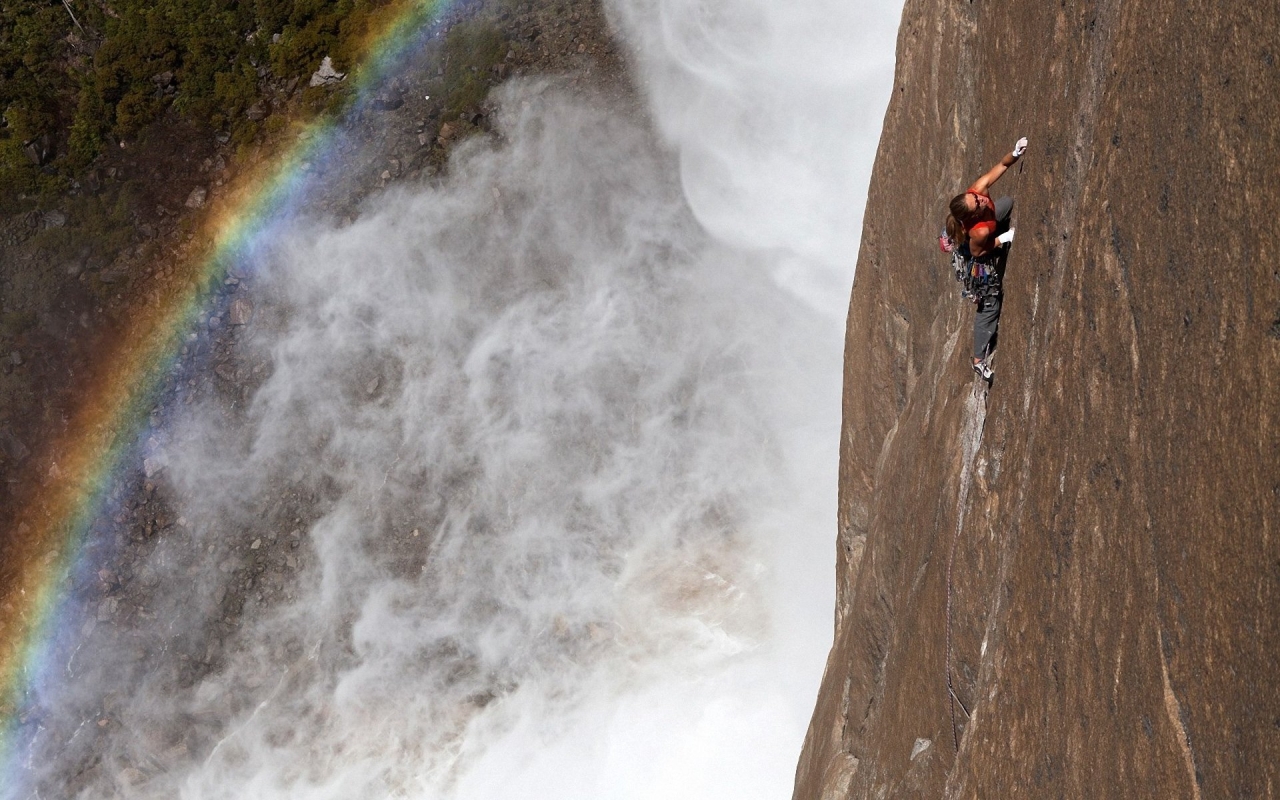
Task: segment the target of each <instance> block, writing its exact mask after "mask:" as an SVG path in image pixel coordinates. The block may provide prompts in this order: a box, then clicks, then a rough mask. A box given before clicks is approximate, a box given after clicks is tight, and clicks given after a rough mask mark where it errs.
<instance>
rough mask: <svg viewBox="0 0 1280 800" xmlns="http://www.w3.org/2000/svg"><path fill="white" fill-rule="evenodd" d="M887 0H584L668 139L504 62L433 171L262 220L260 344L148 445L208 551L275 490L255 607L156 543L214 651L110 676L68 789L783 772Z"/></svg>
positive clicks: (795, 741) (164, 624)
mask: <svg viewBox="0 0 1280 800" xmlns="http://www.w3.org/2000/svg"><path fill="white" fill-rule="evenodd" d="M898 8H899V6H898V4H897V3H885V4H883V5H878V6H864V7H861V8H860V9H857V10H851V9H849V8H846V7H844V6H843V5H842V4H839V3H835V2H831V3H827V2H825V0H810V2H807V3H800V4H794V5H789V4H769V3H764V2H759V1H758V0H750V2H748V1H747V0H743V1H742V2H739V3H736V4H734V5H733V6H732V7H730V6H727V5H718V6H716V5H712V4H710V3H705V2H696V1H695V0H670V2H640V3H636V4H632V5H626V6H623V5H620V4H615V6H614V17H615V22H616V24H617V25H618V26H619V27H620V29H621V30H622V31H623V33H624V35H625V36H626V37H627V38H628V39H629V40H630V41H631V42H632V44H633V48H634V52H635V58H636V66H637V70H638V73H639V75H640V77H641V80H642V84H643V86H644V87H645V90H646V91H647V92H648V96H649V97H650V100H651V109H652V112H653V118H654V120H655V121H656V123H657V129H658V132H659V139H660V141H655V138H654V136H653V134H652V133H651V131H650V129H649V127H648V125H647V123H646V122H645V121H643V120H638V119H635V118H634V116H633V115H631V114H629V113H627V112H626V111H624V110H622V109H619V108H616V107H613V106H611V105H610V104H609V103H608V102H606V101H604V100H602V99H600V98H591V97H584V96H582V95H570V94H567V93H564V92H562V91H560V90H559V89H557V88H555V87H554V86H553V85H548V84H542V83H527V82H526V83H515V84H512V85H509V86H508V87H507V88H506V89H504V90H503V92H502V94H501V97H500V98H499V106H500V108H501V109H502V110H501V112H500V122H499V127H500V129H501V131H502V137H501V140H500V141H499V142H498V143H493V142H484V141H473V142H470V143H468V144H466V145H464V146H463V147H461V148H460V149H459V152H457V153H456V154H455V159H454V161H453V163H452V164H451V168H450V178H449V179H448V181H447V182H446V183H445V184H443V185H442V186H439V187H436V188H430V189H427V188H420V189H405V190H402V191H399V192H395V193H392V194H389V195H387V196H385V197H384V198H382V200H381V201H379V203H378V204H377V206H376V207H375V208H370V209H367V210H366V213H364V214H363V215H362V217H361V218H360V219H359V220H358V221H357V222H355V223H354V224H351V225H348V226H345V227H341V228H336V229H322V230H316V229H314V227H311V228H308V229H307V230H299V231H296V232H295V233H294V234H291V235H289V236H286V237H284V238H282V239H281V240H280V241H279V242H278V243H277V244H276V246H275V248H274V250H273V253H272V254H271V255H270V256H269V257H267V258H266V261H265V262H264V264H263V267H262V272H261V273H260V279H259V281H258V282H257V285H256V287H255V292H258V293H259V297H260V299H261V300H262V301H263V305H274V306H275V307H277V308H278V309H280V314H279V317H278V318H279V320H280V322H279V324H278V325H274V326H271V325H266V324H260V327H259V331H258V333H257V335H256V341H255V342H254V344H253V345H252V348H256V350H254V349H252V348H247V349H249V350H251V352H246V354H245V357H246V359H247V360H250V361H252V360H253V359H255V358H262V359H264V360H266V361H269V363H270V365H271V369H270V376H269V377H268V378H267V379H266V380H265V382H264V383H263V384H262V386H261V387H260V388H259V389H258V390H257V392H256V394H255V395H254V397H253V398H252V402H251V405H250V407H249V408H248V410H247V411H246V412H245V413H244V414H243V415H242V416H239V417H235V418H234V420H232V421H228V420H227V418H226V417H225V415H224V414H223V413H221V412H220V411H219V410H217V409H215V408H213V407H206V408H200V407H197V409H196V410H195V411H194V412H193V413H192V414H191V416H190V417H189V418H188V419H187V420H186V421H185V422H184V423H183V425H181V426H180V428H179V430H177V431H175V432H174V435H173V438H172V443H171V444H169V445H168V448H167V449H168V453H167V458H168V462H169V463H170V464H171V466H170V470H169V475H170V478H171V480H172V481H173V482H174V484H175V485H176V487H177V488H178V489H179V490H180V492H181V494H182V496H183V498H184V514H186V516H187V517H188V518H189V520H190V522H189V524H190V527H191V528H192V529H194V530H196V531H198V532H200V533H199V543H200V546H201V548H204V547H205V545H206V543H207V546H208V551H207V552H208V553H215V552H216V555H213V556H209V559H210V561H215V560H217V559H221V558H223V557H224V549H225V543H224V542H223V539H224V538H226V537H230V536H232V535H236V534H237V532H240V533H242V532H243V531H244V530H245V529H246V528H247V527H253V528H254V529H255V530H266V531H269V533H268V535H269V536H270V537H273V538H277V537H278V538H279V539H280V540H284V539H285V537H288V536H290V530H289V529H291V528H292V529H294V531H295V533H297V534H298V535H299V540H300V544H301V545H302V546H301V548H300V550H299V553H300V558H301V567H302V571H301V573H300V574H299V575H298V577H297V581H296V584H293V585H291V587H290V589H289V592H288V594H287V595H286V598H285V599H282V600H278V601H277V602H274V603H273V602H269V601H267V602H265V603H259V604H258V605H252V594H253V590H252V588H250V589H246V588H245V587H246V586H249V587H252V584H251V583H249V584H232V583H231V582H232V580H233V579H232V578H229V577H225V575H228V574H229V575H236V576H239V575H242V574H244V573H240V572H235V571H234V570H232V569H231V567H230V561H227V562H221V563H225V564H227V569H226V570H225V571H223V570H222V569H221V568H219V570H218V571H215V570H209V569H202V568H201V563H200V561H199V560H197V561H195V562H194V563H193V562H192V561H191V560H190V558H189V557H188V559H187V560H185V561H184V560H183V559H182V558H180V557H178V556H175V555H174V554H173V553H172V552H171V549H172V548H167V549H166V548H161V549H160V550H158V551H157V559H162V558H163V559H170V561H166V562H164V563H159V562H157V563H156V564H153V565H150V566H149V568H148V569H149V570H150V572H151V573H154V574H156V575H160V576H162V577H160V578H157V580H159V581H162V585H161V586H160V587H159V588H157V590H156V593H157V595H167V596H169V597H170V600H169V601H168V602H167V604H166V603H157V609H158V610H157V611H156V612H155V616H156V617H158V619H157V621H155V622H153V623H151V624H152V625H153V627H155V628H156V630H157V631H160V630H161V629H163V631H165V632H171V631H175V630H188V631H189V632H188V633H187V635H188V636H189V637H199V636H207V637H215V636H216V637H217V638H218V641H217V642H216V644H217V647H218V648H219V649H220V651H221V652H223V653H224V654H225V657H224V658H223V659H222V660H221V661H219V662H218V663H219V664H220V667H219V669H217V670H216V671H215V672H213V673H212V674H211V675H209V676H207V677H205V678H203V679H201V680H200V681H199V682H197V683H196V684H195V685H193V686H190V687H189V688H183V689H180V690H175V688H174V686H175V682H174V680H172V679H169V680H162V679H160V678H156V679H154V680H152V679H150V678H148V680H146V681H144V682H143V683H142V684H141V685H139V686H136V687H132V689H131V693H130V696H129V697H128V698H127V700H122V701H117V703H116V707H115V710H114V712H113V713H114V717H115V719H116V720H117V721H118V724H119V726H120V728H121V730H123V731H128V732H129V733H128V735H125V734H121V735H120V736H118V737H116V738H115V739H114V740H113V749H112V750H111V751H110V752H108V753H107V754H106V755H105V757H104V763H106V764H108V765H109V767H108V768H106V769H105V770H104V771H103V773H102V778H101V779H100V780H96V781H89V782H87V783H86V785H87V787H88V788H86V789H85V790H84V791H83V793H82V796H84V797H109V796H113V793H118V794H120V795H121V796H126V797H166V798H169V797H174V796H178V797H182V798H185V799H187V800H197V799H199V800H213V799H214V798H255V800H257V799H259V798H261V799H262V800H275V799H276V798H281V799H283V798H291V799H292V798H298V799H299V800H301V799H302V798H306V800H318V799H319V798H353V797H359V798H378V797H413V798H458V799H459V800H470V799H472V798H474V799H475V800H487V799H489V798H495V797H501V798H552V797H554V798H557V799H558V800H559V799H561V798H565V799H568V800H572V799H573V798H584V799H585V798H646V799H648V798H664V800H665V799H666V798H684V797H687V798H699V800H708V799H714V798H721V797H723V798H730V797H732V798H735V800H740V799H741V798H755V797H759V798H766V797H768V798H773V797H779V796H785V795H787V794H789V792H790V785H791V780H792V775H793V772H794V766H795V761H796V758H797V756H798V754H799V747H800V743H801V739H802V737H803V733H804V728H805V725H806V724H807V722H808V716H809V713H810V711H811V708H812V702H813V698H814V695H815V691H816V687H817V684H818V681H819V678H820V675H821V669H822V659H823V657H824V656H825V653H826V648H827V647H828V646H829V643H830V632H831V613H832V604H833V574H832V573H833V544H832V541H833V538H834V536H833V534H834V531H833V527H834V526H833V524H832V522H833V517H834V508H835V468H836V449H837V445H838V424H839V410H838V409H839V386H840V349H841V339H842V321H843V310H844V306H845V304H846V302H847V296H848V286H849V282H850V280H851V277H852V266H853V263H854V258H855V255H856V246H857V236H858V229H859V227H860V213H861V208H862V206H863V203H864V198H865V191H866V183H867V179H868V176H869V173H870V166H871V155H872V153H873V152H874V148H875V142H874V138H875V133H876V132H877V131H878V129H879V124H880V117H881V113H882V109H883V105H884V101H885V100H886V99H887V94H888V80H889V74H890V69H891V63H892V52H891V45H890V44H889V43H890V42H892V31H893V29H894V27H895V26H896V22H897V13H898ZM873 44H874V46H872V45H873ZM300 503H301V504H302V505H303V506H305V508H304V509H302V510H299V504H300ZM295 513H297V516H296V517H295V516H294V515H295ZM299 526H300V527H299ZM202 552H204V551H203V549H202ZM238 557H240V556H235V555H234V554H230V555H227V556H226V558H228V559H234V558H238ZM170 562H172V563H174V564H182V565H183V566H184V569H181V570H180V569H178V568H176V567H173V566H169V567H166V566H165V564H169V563H170ZM193 579H194V580H193ZM234 580H236V581H238V580H240V578H239V577H236V578H235V579H234ZM191 583H194V584H195V585H194V586H191V585H190V584H191ZM228 591H230V592H233V593H234V592H237V591H242V592H244V593H245V595H246V601H245V602H246V606H245V609H244V612H243V614H242V615H241V617H240V622H239V623H238V625H239V627H238V628H235V627H234V626H231V625H229V624H226V620H223V621H222V622H223V624H222V626H221V627H219V626H218V624H217V619H216V618H217V616H218V611H217V610H216V609H217V608H218V603H220V602H222V599H223V598H224V597H225V596H226V593H227V592H228ZM183 598H187V602H185V603H184V602H183ZM142 624H143V623H140V625H142ZM233 628H234V629H233ZM156 635H157V634H154V633H153V634H152V637H153V639H154V638H155V636H156ZM139 636H140V637H141V638H146V637H145V634H139ZM211 648H212V645H211ZM210 652H213V650H212V649H211V650H210ZM103 663H104V664H107V663H113V662H108V661H104V662H103ZM104 669H105V667H104ZM170 677H172V676H170ZM85 683H86V684H89V683H92V681H89V680H87V679H86V681H85ZM178 683H179V684H180V683H181V681H178ZM184 726H185V727H186V728H187V729H189V730H187V731H186V732H183V730H184ZM175 737H176V739H177V740H180V741H181V744H180V746H173V745H172V744H171V743H172V741H174V740H175ZM166 748H167V749H166ZM161 750H163V753H162V754H161V755H156V753H157V752H159V751H161ZM139 764H140V765H142V766H143V767H144V768H143V769H136V768H134V767H132V766H126V765H139ZM122 768H123V769H122ZM49 769H50V770H56V769H57V767H56V764H54V765H53V766H51V767H49ZM130 770H133V771H132V772H130ZM122 776H123V777H122ZM82 783H85V782H84V781H82Z"/></svg>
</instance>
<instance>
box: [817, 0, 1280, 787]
mask: <svg viewBox="0 0 1280 800" xmlns="http://www.w3.org/2000/svg"><path fill="white" fill-rule="evenodd" d="M1020 135H1026V136H1028V137H1029V138H1030V140H1031V150H1030V152H1029V154H1028V155H1027V157H1026V158H1025V159H1024V162H1023V164H1022V166H1021V169H1018V168H1015V169H1014V170H1012V171H1011V172H1010V174H1008V175H1007V176H1006V177H1005V178H1004V179H1003V180H1002V181H1001V182H1000V183H999V184H998V185H997V187H996V189H997V191H996V192H994V194H996V195H999V194H1013V195H1014V196H1015V198H1016V202H1017V205H1016V208H1015V212H1014V214H1015V218H1016V226H1017V230H1018V240H1017V243H1016V245H1015V248H1014V249H1013V251H1012V253H1011V257H1010V260H1009V267H1008V273H1007V276H1006V280H1005V288H1006V296H1005V308H1004V316H1003V319H1002V324H1001V330H1000V344H999V350H998V353H997V357H996V359H995V367H996V379H995V383H994V385H993V386H992V388H991V389H990V391H989V392H988V391H986V390H984V388H983V387H982V385H981V384H980V383H979V382H975V381H974V380H973V379H972V376H971V373H970V371H969V367H968V363H967V362H968V354H969V349H970V347H971V330H972V318H973V312H972V307H971V306H968V305H967V304H965V303H963V302H962V301H961V300H960V298H959V296H958V290H957V285H956V284H955V283H954V282H953V281H952V279H951V276H950V275H949V274H948V273H947V269H946V266H945V265H944V263H943V261H942V259H941V257H940V255H939V253H938V252H937V246H936V244H935V243H934V236H935V235H936V233H937V230H938V228H939V227H940V226H941V220H942V215H943V213H944V209H945V203H946V200H947V198H949V197H950V196H951V195H952V194H954V193H956V192H957V191H959V190H961V189H963V187H964V186H965V185H966V184H967V183H968V182H969V181H971V180H973V178H974V177H975V176H977V175H978V174H980V173H981V172H982V171H984V170H985V169H987V168H988V167H989V166H990V165H991V164H993V163H994V162H995V161H996V160H997V159H999V158H1000V157H1001V156H1002V155H1003V154H1004V153H1005V152H1007V150H1008V148H1009V147H1010V146H1011V145H1012V144H1013V142H1014V140H1015V139H1016V138H1017V137H1018V136H1020ZM1278 172H1280V15H1277V13H1276V10H1275V7H1274V6H1273V5H1268V4H1265V3H1262V4H1259V3H1249V2H1242V1H1241V0H1228V2H1208V1H1207V0H1192V1H1191V2H1177V3H1175V2H1171V0H1152V2H1147V3H1121V2H1117V1H1116V0H1098V1H1097V2H1094V1H1090V0H1062V2H1053V3H1045V2H1039V1H1038V0H1010V2H1005V3H987V2H982V0H978V1H977V2H955V1H954V0H947V1H946V2H943V0H908V2H907V4H906V8H905V10H904V14H903V20H902V27H901V29H900V33H899V39H898V68H897V75H896V82H895V85H894V88H893V99H892V101H891V104H890V107H889V110H888V113H887V116H886V120H885V128H884V133H883V138H882V141H881V147H880V152H879V156H878V159H877V162H876V167H875V173H874V176H873V179H872V185H871V189H870V197H869V204H868V207H867V212H866V222H865V230H864V238H863V242H862V251H861V254H860V257H859V262H858V269H857V276H856V280H855V283H854V289H853V296H852V301H851V304H850V309H849V324H848V340H847V346H846V366H845V393H844V424H843V433H842V437H843V438H842V449H841V464H840V470H841V472H840V505H839V533H838V535H839V545H838V553H839V563H838V567H837V580H838V599H837V608H836V638H835V645H834V647H833V649H832V652H831V656H830V660H829V662H828V665H827V670H826V675H825V677H824V680H823V684H822V689H821V693H820V696H819V698H818V703H817V708H816V711H815V714H814V718H813V722H812V726H811V728H810V731H809V735H808V739H807V742H806V745H805V749H804V752H803V755H802V757H801V761H800V764H799V768H798V773H797V780H796V793H795V796H796V797H797V798H805V799H806V800H808V799H810V798H812V799H814V800H817V799H818V798H822V799H823V800H835V798H854V797H856V798H864V797H868V798H871V797H874V798H888V797H948V798H962V797H963V798H1001V797H1026V798H1046V797H1073V798H1084V797H1090V798H1095V797H1159V798H1199V797H1204V798H1211V797H1232V798H1237V797H1241V798H1242V797H1271V796H1274V795H1275V793H1276V791H1277V788H1278V787H1280V689H1278V688H1277V681H1276V674H1277V669H1276V667H1277V662H1278V660H1280V622H1278V619H1277V616H1278V615H1277V612H1278V611H1280V542H1277V536H1278V535H1280V531H1278V530H1277V527H1280V434H1278V428H1277V424H1278V422H1280V391H1278V390H1280V385H1278V384H1280V222H1278V220H1280V174H1278ZM953 553H954V560H952V554H953ZM948 607H949V608H950V615H948V613H947V612H948ZM948 618H949V619H950V622H948ZM948 640H950V654H951V655H950V662H951V669H950V674H951V686H952V688H953V689H954V701H953V700H952V697H953V695H952V694H951V692H949V690H948V683H947V675H948V669H947V663H948ZM953 717H954V725H953Z"/></svg>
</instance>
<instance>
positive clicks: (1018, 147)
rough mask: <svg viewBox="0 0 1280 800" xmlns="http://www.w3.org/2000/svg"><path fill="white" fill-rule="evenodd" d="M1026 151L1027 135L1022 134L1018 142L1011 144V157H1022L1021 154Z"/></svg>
mask: <svg viewBox="0 0 1280 800" xmlns="http://www.w3.org/2000/svg"><path fill="white" fill-rule="evenodd" d="M1025 152H1027V137H1025V136H1023V137H1022V138H1021V139H1019V140H1018V143H1017V144H1015V145H1014V146H1013V157H1014V158H1022V154H1023V153H1025Z"/></svg>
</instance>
